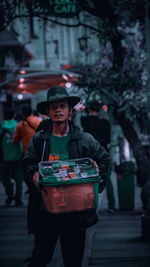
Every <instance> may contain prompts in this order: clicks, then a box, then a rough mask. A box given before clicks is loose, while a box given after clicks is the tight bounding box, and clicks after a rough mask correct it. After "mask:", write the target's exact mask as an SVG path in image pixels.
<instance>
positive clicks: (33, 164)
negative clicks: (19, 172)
mask: <svg viewBox="0 0 150 267" xmlns="http://www.w3.org/2000/svg"><path fill="white" fill-rule="evenodd" d="M37 144H38V139H37V137H36V136H35V135H34V136H33V137H32V139H31V142H30V144H29V145H28V148H27V150H26V152H25V155H24V158H23V162H22V168H23V172H24V177H25V182H26V183H27V185H30V184H32V178H33V175H34V173H35V172H37V171H38V163H39V162H40V153H39V151H40V149H39V148H38V146H37ZM38 145H39V146H40V143H39V144H38Z"/></svg>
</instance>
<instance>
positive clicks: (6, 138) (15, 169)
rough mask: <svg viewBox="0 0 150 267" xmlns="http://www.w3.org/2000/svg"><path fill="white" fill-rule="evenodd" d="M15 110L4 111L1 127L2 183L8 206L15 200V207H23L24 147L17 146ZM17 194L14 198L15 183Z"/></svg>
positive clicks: (19, 144)
mask: <svg viewBox="0 0 150 267" xmlns="http://www.w3.org/2000/svg"><path fill="white" fill-rule="evenodd" d="M14 118H15V114H14V110H13V109H11V108H9V109H6V110H5V111H4V120H3V121H2V123H1V127H0V143H1V162H2V182H3V185H4V188H5V192H6V195H7V199H6V201H5V204H6V205H10V204H11V203H12V201H13V200H15V206H17V207H19V206H22V205H23V203H22V182H23V173H22V167H21V163H22V157H23V153H22V146H21V143H19V142H18V144H15V143H14V141H13V134H14V132H15V129H16V125H17V121H16V120H15V119H14ZM13 181H14V182H15V185H16V190H15V191H16V193H15V196H14V182H13Z"/></svg>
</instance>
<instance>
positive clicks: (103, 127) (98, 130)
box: [81, 101, 115, 213]
mask: <svg viewBox="0 0 150 267" xmlns="http://www.w3.org/2000/svg"><path fill="white" fill-rule="evenodd" d="M101 107H102V105H101V103H99V102H98V101H92V102H91V103H90V104H89V109H88V110H89V115H88V116H82V117H81V124H82V127H83V129H84V131H85V132H88V133H91V134H92V135H93V136H94V137H95V139H97V140H98V141H99V143H100V144H101V145H102V146H103V147H104V148H105V149H106V150H107V151H109V145H110V139H111V128H110V123H109V121H108V120H107V119H105V118H103V116H102V114H101V113H102V112H101V111H100V108H101ZM111 169H112V168H111V167H110V168H109V172H108V177H107V180H106V194H107V199H108V211H109V212H110V213H113V212H115V197H114V189H113V185H112V181H111Z"/></svg>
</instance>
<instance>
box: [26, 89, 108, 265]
mask: <svg viewBox="0 0 150 267" xmlns="http://www.w3.org/2000/svg"><path fill="white" fill-rule="evenodd" d="M79 101H80V98H79V97H77V96H69V94H68V92H67V90H66V89H65V88H64V87H62V86H54V87H52V88H50V89H49V90H48V92H47V101H44V102H40V103H38V104H37V110H38V112H39V113H41V114H45V115H48V116H49V117H50V118H51V125H50V127H49V128H46V129H43V130H41V131H39V132H37V133H36V134H35V135H34V136H33V138H32V140H31V143H30V144H29V146H28V148H27V150H26V153H25V155H24V159H23V169H24V174H25V179H26V181H27V183H28V184H29V185H30V188H32V193H31V191H30V194H31V197H30V198H29V202H30V203H29V210H30V211H29V213H28V227H29V233H33V234H34V240H35V241H34V242H35V243H34V249H33V251H32V258H31V261H30V264H29V266H30V267H44V266H46V264H48V263H49V262H50V261H51V259H52V256H53V252H54V249H55V246H56V242H57V239H58V237H60V243H61V251H62V257H63V262H64V266H65V267H70V266H71V267H81V264H82V259H83V254H84V246H85V238H86V228H87V227H90V226H92V225H94V224H96V223H97V221H98V217H97V214H96V209H91V210H88V211H80V212H71V213H62V214H54V213H50V212H47V211H46V209H45V207H44V204H43V200H42V197H41V192H40V190H39V187H38V186H39V170H38V163H39V162H40V161H48V159H49V160H50V159H51V155H52V154H53V153H55V154H57V156H58V157H57V158H59V160H67V159H73V158H74V159H77V158H83V157H89V156H90V157H91V158H92V159H93V160H94V161H95V162H96V163H97V165H98V167H99V171H100V175H101V177H102V181H103V180H105V179H106V177H107V171H108V168H109V165H110V157H109V154H108V153H107V151H106V150H105V149H104V148H103V147H102V146H101V145H100V144H99V143H98V142H97V141H96V140H95V139H94V137H93V136H92V135H90V134H88V133H84V132H80V131H79V129H78V128H75V127H74V126H73V125H72V123H71V121H70V120H69V118H70V117H71V113H72V109H73V106H75V105H76V104H77V103H78V102H79ZM99 187H100V185H99Z"/></svg>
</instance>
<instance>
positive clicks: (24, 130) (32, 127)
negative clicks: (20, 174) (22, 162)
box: [14, 106, 41, 153]
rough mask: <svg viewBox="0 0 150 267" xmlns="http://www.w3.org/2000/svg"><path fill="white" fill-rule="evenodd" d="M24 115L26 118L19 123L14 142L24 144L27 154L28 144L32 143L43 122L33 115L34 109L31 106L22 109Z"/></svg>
mask: <svg viewBox="0 0 150 267" xmlns="http://www.w3.org/2000/svg"><path fill="white" fill-rule="evenodd" d="M22 114H23V116H24V119H23V121H19V122H18V124H17V126H16V131H15V134H14V142H15V143H19V142H20V141H21V142H22V147H23V153H25V151H26V149H27V147H28V144H29V143H30V141H31V138H32V136H33V135H34V134H35V131H36V129H37V127H38V126H39V124H40V122H41V120H40V119H39V118H38V117H37V116H34V115H33V114H32V108H31V107H30V106H24V107H23V108H22Z"/></svg>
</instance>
